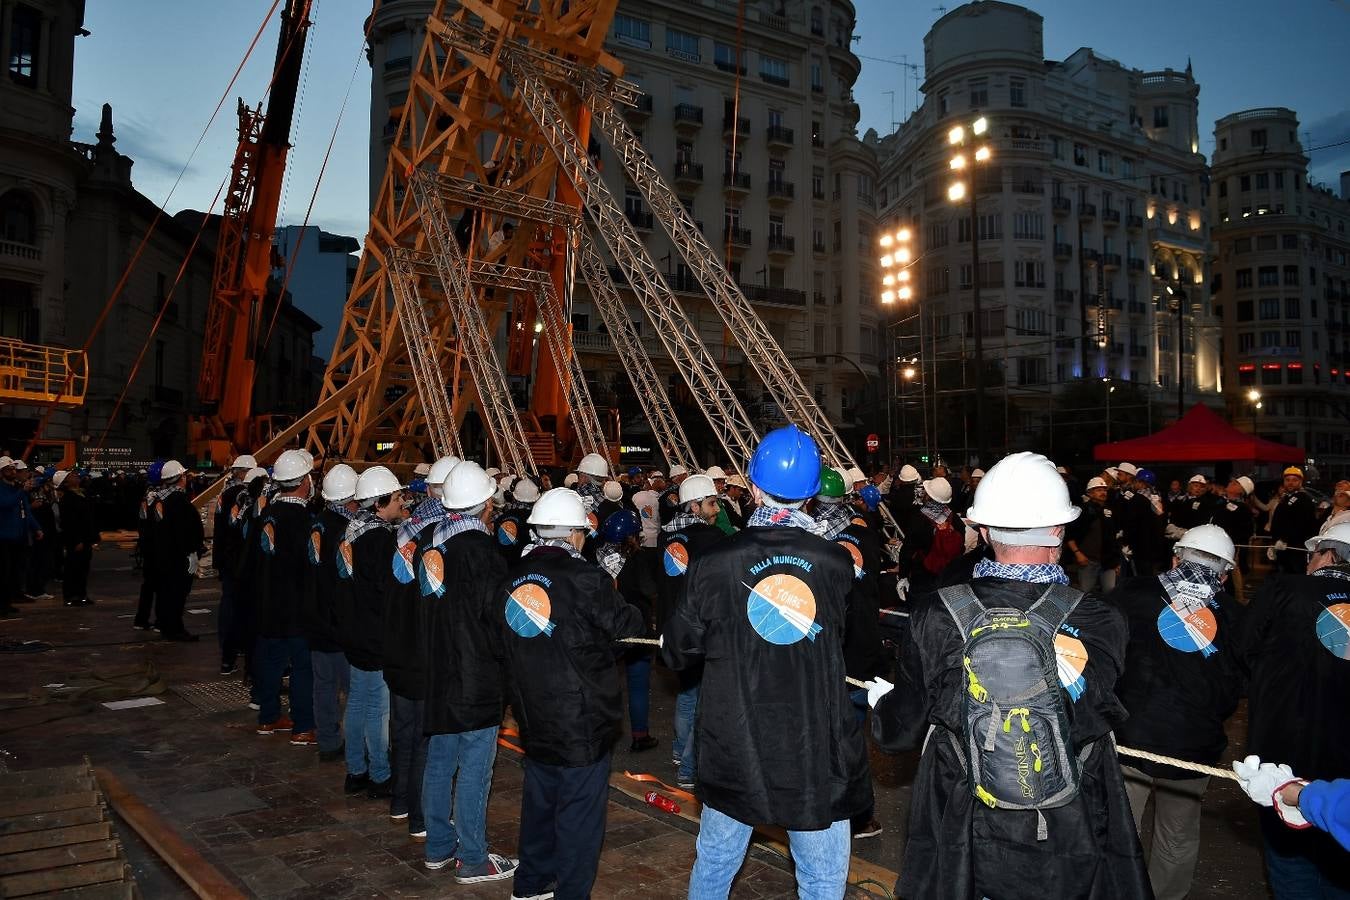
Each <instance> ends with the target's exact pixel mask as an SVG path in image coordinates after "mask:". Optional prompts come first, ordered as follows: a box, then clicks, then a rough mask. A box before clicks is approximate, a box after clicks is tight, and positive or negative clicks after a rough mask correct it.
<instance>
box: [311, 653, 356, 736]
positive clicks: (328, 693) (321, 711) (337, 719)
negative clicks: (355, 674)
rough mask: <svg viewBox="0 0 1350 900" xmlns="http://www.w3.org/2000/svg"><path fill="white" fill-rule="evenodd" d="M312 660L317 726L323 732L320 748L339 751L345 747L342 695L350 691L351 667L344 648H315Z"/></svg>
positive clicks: (321, 733) (315, 721) (319, 731)
mask: <svg viewBox="0 0 1350 900" xmlns="http://www.w3.org/2000/svg"><path fill="white" fill-rule="evenodd" d="M309 659H310V663H311V666H312V668H313V669H314V726H315V730H316V731H318V733H319V749H320V750H329V751H332V750H336V749H337V748H339V747H341V746H342V699H341V696H340V695H341V694H343V693H349V692H350V687H349V685H350V684H351V666H350V665H348V664H347V657H346V656H345V655H344V654H343V653H342V651H340V650H339V651H338V652H336V653H325V652H323V651H322V650H311V651H309Z"/></svg>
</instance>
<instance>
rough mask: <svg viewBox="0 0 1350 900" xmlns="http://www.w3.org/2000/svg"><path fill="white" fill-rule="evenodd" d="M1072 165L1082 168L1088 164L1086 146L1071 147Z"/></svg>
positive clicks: (1076, 145) (1075, 145)
mask: <svg viewBox="0 0 1350 900" xmlns="http://www.w3.org/2000/svg"><path fill="white" fill-rule="evenodd" d="M1073 164H1074V165H1075V166H1084V167H1086V166H1087V164H1088V149H1087V144H1074V145H1073Z"/></svg>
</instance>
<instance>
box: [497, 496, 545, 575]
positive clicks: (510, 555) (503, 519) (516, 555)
mask: <svg viewBox="0 0 1350 900" xmlns="http://www.w3.org/2000/svg"><path fill="white" fill-rule="evenodd" d="M538 499H539V486H538V485H537V484H535V483H534V482H533V481H531V480H530V479H528V478H521V479H520V480H518V481H517V482H516V483H515V484H513V485H512V486H511V490H510V496H509V497H508V500H507V503H506V506H505V507H503V508H502V509H501V510H499V511H497V518H496V520H495V521H494V522H493V525H492V532H493V535H494V536H495V537H496V539H497V549H498V550H499V551H500V552H501V554H502V556H503V557H504V558H505V559H506V564H507V565H511V564H512V563H514V562H515V561H516V560H518V559H520V551H521V550H523V549H524V548H525V542H526V540H527V539H528V528H529V526H528V525H527V524H526V521H525V520H526V519H528V518H529V517H530V509H531V508H532V507H533V506H534V504H535V501H537V500H538Z"/></svg>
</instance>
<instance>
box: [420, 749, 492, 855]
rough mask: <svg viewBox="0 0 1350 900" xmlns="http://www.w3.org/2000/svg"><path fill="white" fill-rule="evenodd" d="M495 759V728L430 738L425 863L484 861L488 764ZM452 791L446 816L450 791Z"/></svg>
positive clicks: (425, 790) (425, 789)
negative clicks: (452, 857) (455, 857)
mask: <svg viewBox="0 0 1350 900" xmlns="http://www.w3.org/2000/svg"><path fill="white" fill-rule="evenodd" d="M496 758H497V726H496V725H493V726H492V727H491V728H480V729H478V730H477V731H465V732H463V733H461V734H433V735H432V736H431V745H430V747H428V748H427V765H426V774H425V775H424V776H423V779H422V816H423V818H424V819H425V820H426V828H427V859H429V860H442V859H445V858H447V857H448V856H450V855H451V854H452V853H455V845H456V844H458V845H459V852H458V856H459V860H460V862H462V863H464V865H466V866H477V865H480V864H482V863H485V862H487V854H488V848H487V802H488V790H489V789H490V788H491V787H492V762H493V760H495V759H496ZM456 770H458V772H459V779H458V786H457V787H456V788H455V790H454V802H453V808H454V811H455V814H454V815H453V816H451V815H450V810H451V796H450V792H451V787H452V785H455V783H456V780H455V772H456Z"/></svg>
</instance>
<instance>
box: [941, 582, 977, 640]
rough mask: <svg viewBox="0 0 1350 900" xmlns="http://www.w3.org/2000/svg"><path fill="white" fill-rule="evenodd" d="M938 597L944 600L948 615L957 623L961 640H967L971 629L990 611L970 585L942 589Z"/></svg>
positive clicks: (956, 585)
mask: <svg viewBox="0 0 1350 900" xmlns="http://www.w3.org/2000/svg"><path fill="white" fill-rule="evenodd" d="M938 596H939V597H941V598H942V605H943V606H945V607H947V613H948V614H949V615H950V616H951V617H952V619H953V620H954V621H955V622H956V627H957V628H958V629H960V631H961V640H963V641H964V640H967V639H968V638H969V637H970V632H971V629H973V628H974V627H975V623H976V622H978V621H979V619H980V617H981V616H983V615H984V614H985V613H986V612H988V610H986V609H985V606H984V604H983V603H981V602H980V598H979V597H977V596H975V591H974V590H972V589H971V587H970V585H968V584H954V585H951V586H950V587H945V588H942V589H941V590H940V591H938Z"/></svg>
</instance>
